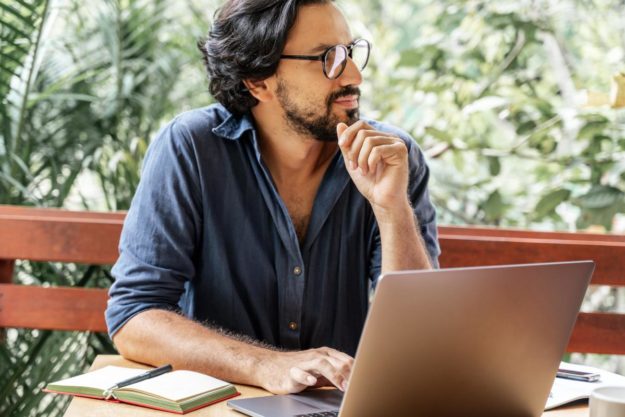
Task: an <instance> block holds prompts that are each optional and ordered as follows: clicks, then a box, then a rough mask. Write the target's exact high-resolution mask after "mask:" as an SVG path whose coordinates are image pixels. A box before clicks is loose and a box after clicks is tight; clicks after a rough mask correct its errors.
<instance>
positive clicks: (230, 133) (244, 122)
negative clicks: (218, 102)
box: [213, 107, 254, 140]
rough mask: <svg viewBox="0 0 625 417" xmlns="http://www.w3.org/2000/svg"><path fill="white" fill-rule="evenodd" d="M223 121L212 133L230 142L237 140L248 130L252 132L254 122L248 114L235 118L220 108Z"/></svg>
mask: <svg viewBox="0 0 625 417" xmlns="http://www.w3.org/2000/svg"><path fill="white" fill-rule="evenodd" d="M221 110H222V112H223V113H224V121H223V122H221V124H220V125H219V126H217V127H215V128H213V133H214V134H216V135H219V136H221V137H223V138H226V139H230V140H239V139H241V137H242V136H243V134H244V133H245V132H247V131H248V130H252V131H253V130H254V122H253V121H252V116H251V114H250V113H249V112H247V113H245V114H243V115H241V116H236V115H234V114H232V113H230V112H229V111H228V110H226V109H225V108H223V107H222V109H221Z"/></svg>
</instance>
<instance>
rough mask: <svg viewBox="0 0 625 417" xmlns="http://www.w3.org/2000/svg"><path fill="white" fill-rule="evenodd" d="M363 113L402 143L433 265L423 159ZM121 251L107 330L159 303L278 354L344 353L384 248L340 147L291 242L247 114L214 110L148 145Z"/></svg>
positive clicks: (188, 118) (189, 117)
mask: <svg viewBox="0 0 625 417" xmlns="http://www.w3.org/2000/svg"><path fill="white" fill-rule="evenodd" d="M367 121H368V122H369V123H370V124H371V125H372V126H373V127H374V128H375V129H377V130H380V131H385V132H390V133H393V134H395V135H397V136H399V137H400V138H402V139H403V140H404V141H405V142H406V145H407V147H408V149H409V164H410V174H409V187H408V190H407V191H408V196H409V199H410V202H411V204H412V207H413V208H414V213H415V215H416V218H417V220H418V224H419V228H420V233H421V236H422V237H423V241H424V242H425V246H426V249H427V252H428V254H429V256H430V258H431V260H432V261H433V263H434V265H437V259H438V255H439V248H438V242H437V234H436V220H435V218H436V214H435V211H434V208H433V206H432V204H431V202H430V199H429V196H428V189H427V184H428V178H429V170H428V167H427V165H426V163H425V160H424V157H423V154H422V153H421V151H420V149H419V147H418V146H417V145H416V143H415V142H414V141H413V140H412V139H411V138H410V137H409V136H408V135H407V134H406V133H405V132H402V131H400V130H399V129H397V128H394V127H392V126H390V125H387V124H383V123H379V122H376V121H373V120H367ZM285 140H288V138H285ZM119 249H120V256H119V259H118V261H117V263H116V264H115V266H114V267H113V270H112V272H113V276H114V277H115V282H114V283H113V285H112V287H111V289H110V299H109V302H108V308H107V310H106V321H107V324H108V328H109V333H110V335H111V336H112V335H114V334H115V333H116V332H117V331H118V330H119V329H120V328H121V327H122V326H123V325H124V323H126V322H127V321H128V320H129V319H130V318H132V317H133V316H135V315H136V314H138V313H140V312H142V311H145V310H148V309H155V308H156V309H167V310H172V311H177V312H179V313H180V314H183V315H185V316H187V317H189V318H192V319H195V320H197V321H199V322H201V323H204V324H207V325H209V326H215V327H218V328H221V329H225V330H228V331H229V332H234V333H237V334H241V335H245V336H249V337H252V338H254V339H256V340H259V341H262V342H265V343H268V344H270V345H273V346H277V347H281V348H285V349H294V350H298V349H306V348H312V347H320V346H329V347H332V348H335V349H338V350H341V351H344V352H346V353H348V354H351V355H354V354H355V351H356V347H357V344H358V340H359V338H360V333H361V331H362V328H363V325H364V321H365V316H366V314H367V308H368V305H369V295H370V290H371V288H373V287H374V286H375V282H376V280H377V279H378V276H379V274H380V269H381V254H382V252H381V244H380V234H379V230H378V227H377V224H376V219H375V216H374V214H373V211H372V208H371V206H370V204H369V202H368V201H367V200H366V199H365V198H364V197H363V196H362V195H361V194H360V192H359V191H358V190H357V189H356V187H355V185H354V184H353V183H352V181H351V179H350V177H349V174H348V173H347V170H346V168H345V163H344V160H343V157H342V155H341V154H340V152H338V151H337V153H336V155H335V156H334V158H333V160H332V161H331V163H330V165H329V167H328V168H327V171H326V173H325V176H324V177H323V179H322V181H321V184H320V186H319V189H318V191H317V194H316V197H315V200H314V204H313V208H312V213H311V215H310V221H309V225H308V229H307V231H306V235H305V238H304V240H303V241H302V242H301V243H300V242H299V240H298V236H297V235H296V233H295V228H294V226H293V224H292V221H291V218H290V216H289V213H288V211H287V208H286V206H285V204H284V201H283V200H282V199H281V198H280V195H279V193H278V191H277V189H276V186H275V184H274V182H273V180H272V177H271V173H270V171H269V170H268V168H267V166H266V165H265V163H264V161H263V158H262V155H261V152H260V146H259V138H258V132H257V131H256V129H255V127H254V123H253V119H252V116H251V115H250V114H247V115H244V116H235V115H233V114H231V113H229V112H228V111H227V110H226V109H225V108H223V107H222V106H221V105H212V106H209V107H206V108H202V109H197V110H192V111H189V112H186V113H183V114H182V115H179V116H178V117H176V118H175V119H174V120H173V121H172V122H170V123H169V124H168V125H167V126H165V127H164V128H163V129H162V130H161V131H160V132H159V134H158V135H157V137H156V139H155V140H154V141H153V142H152V143H151V145H150V147H149V150H148V152H147V154H146V157H145V160H144V165H143V170H142V176H141V181H140V183H139V186H138V188H137V192H136V194H135V196H134V199H133V201H132V204H131V207H130V210H129V211H128V215H127V217H126V221H125V223H124V227H123V232H122V236H121V241H120V246H119Z"/></svg>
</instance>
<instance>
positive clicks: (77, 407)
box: [49, 355, 588, 417]
mask: <svg viewBox="0 0 625 417" xmlns="http://www.w3.org/2000/svg"><path fill="white" fill-rule="evenodd" d="M106 365H117V366H127V367H133V368H146V367H145V366H143V365H141V364H138V363H135V362H130V361H127V360H125V359H123V358H122V357H121V356H118V355H99V356H98V357H97V358H96V360H95V361H94V362H93V365H92V366H91V370H95V369H98V368H102V367H103V366H106ZM237 389H238V390H239V392H240V393H241V396H240V397H237V398H245V397H248V398H249V397H261V396H263V395H270V394H269V393H268V392H267V391H265V390H262V389H260V388H254V387H249V386H246V385H237ZM49 395H54V394H49ZM174 415H175V414H172V413H166V412H163V411H157V410H151V409H149V408H143V407H135V406H132V405H126V404H119V403H110V402H107V401H101V400H91V399H88V398H78V397H75V398H73V399H72V401H71V403H70V405H69V407H68V409H67V411H66V412H65V417H84V416H90V417H105V416H106V417H124V416H128V417H131V416H132V417H172V416H174ZM185 415H188V416H190V417H228V416H231V417H235V416H236V417H241V416H242V414H239V413H238V412H236V411H233V410H231V409H230V408H229V407H228V406H227V405H226V401H222V402H220V403H217V404H213V405H211V406H209V407H205V408H201V409H199V410H197V411H194V412H192V413H189V414H185ZM564 416H566V417H588V406H587V405H586V404H582V405H575V406H570V407H564V408H559V409H557V410H553V411H548V412H545V413H544V414H543V417H564Z"/></svg>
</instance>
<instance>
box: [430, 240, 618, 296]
mask: <svg viewBox="0 0 625 417" xmlns="http://www.w3.org/2000/svg"><path fill="white" fill-rule="evenodd" d="M440 245H441V248H442V254H441V257H440V264H441V266H442V267H445V268H451V267H461V266H482V265H505V264H518V263H534V262H555V261H578V260H593V261H595V263H596V269H595V272H594V274H593V281H592V282H593V284H598V285H599V284H600V285H616V286H625V243H621V242H613V241H610V242H607V241H606V242H601V241H596V240H594V241H583V240H572V239H542V238H516V237H515V238H511V237H500V236H467V235H465V236H463V235H457V236H452V235H441V236H440Z"/></svg>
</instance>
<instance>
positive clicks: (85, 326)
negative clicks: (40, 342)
mask: <svg viewBox="0 0 625 417" xmlns="http://www.w3.org/2000/svg"><path fill="white" fill-rule="evenodd" d="M106 300H107V290H106V289H100V288H65V287H40V286H30V285H14V284H0V328H2V327H5V328H6V327H16V328H31V329H45V330H84V331H91V332H105V331H106V324H105V322H104V310H105V309H106Z"/></svg>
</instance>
